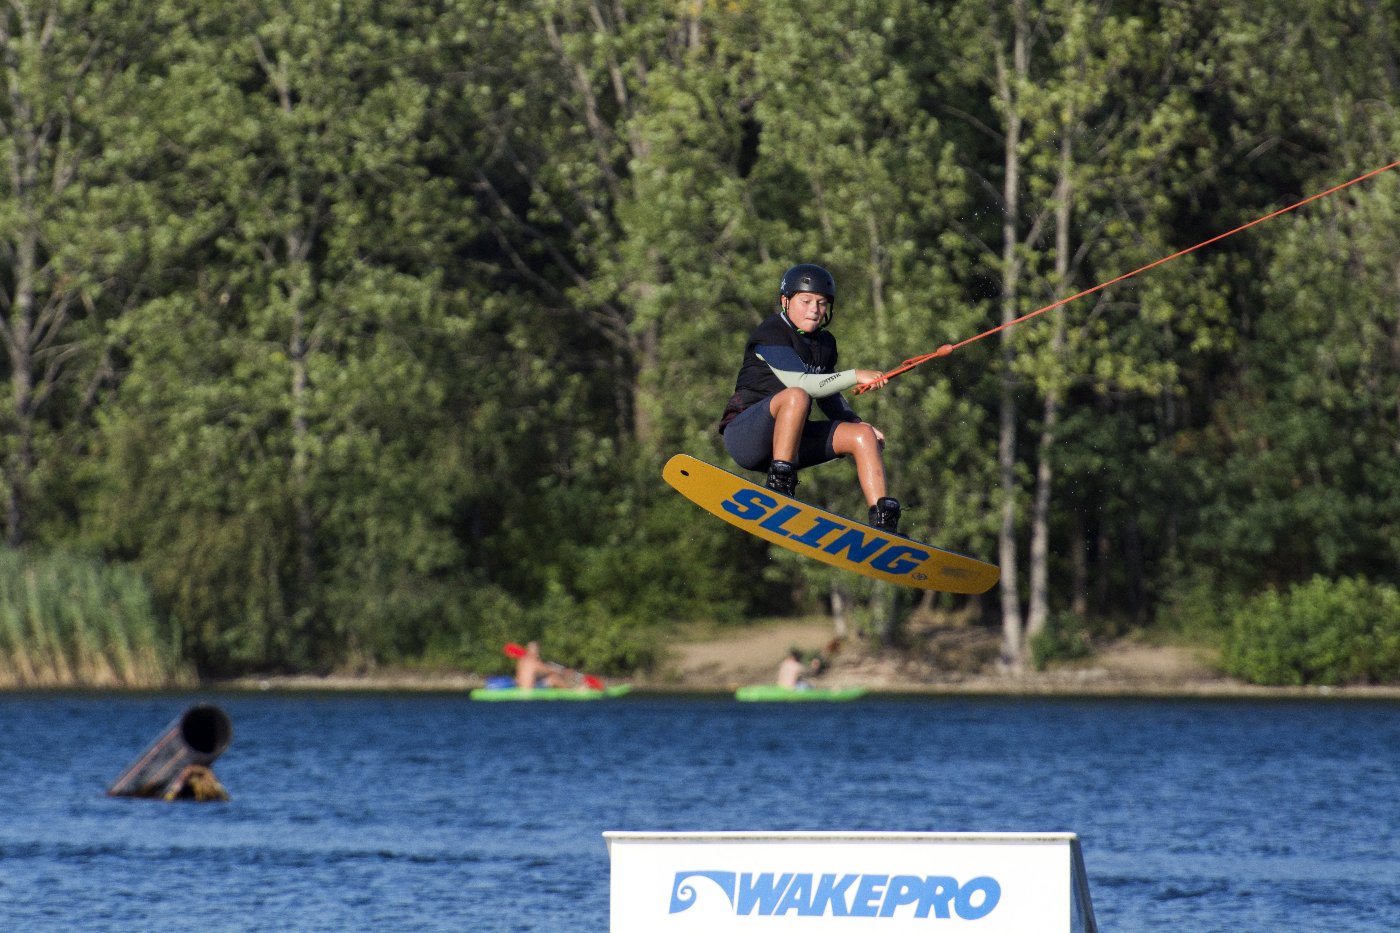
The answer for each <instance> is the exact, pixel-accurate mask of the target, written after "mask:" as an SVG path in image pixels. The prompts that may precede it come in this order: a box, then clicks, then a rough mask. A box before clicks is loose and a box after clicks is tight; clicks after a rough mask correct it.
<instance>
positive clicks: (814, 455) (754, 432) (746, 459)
mask: <svg viewBox="0 0 1400 933" xmlns="http://www.w3.org/2000/svg"><path fill="white" fill-rule="evenodd" d="M771 402H772V399H771V398H766V399H763V400H762V401H760V402H754V403H753V404H752V405H750V406H749V407H748V408H745V409H744V410H743V411H741V412H739V414H738V415H736V416H735V418H734V420H733V421H731V422H729V424H728V425H726V426H725V428H724V449H725V450H727V451H729V456H731V457H733V458H734V462H735V463H737V464H739V466H741V467H743V468H744V469H746V470H757V471H759V472H760V473H763V472H767V470H768V464H770V463H772V462H773V428H774V426H776V425H777V423H778V422H777V419H776V418H774V417H773V413H772V412H771V411H769V408H768V406H769V404H770V403H771ZM838 424H840V422H839V421H824V420H823V421H808V422H807V423H806V424H804V425H803V426H802V439H801V440H799V441H798V442H797V466H798V468H799V469H801V468H803V467H810V466H816V465H817V464H819V463H826V462H828V461H831V460H835V459H836V458H837V457H839V456H840V454H838V453H837V452H836V449H835V447H834V446H833V445H834V444H835V443H836V426H837V425H838Z"/></svg>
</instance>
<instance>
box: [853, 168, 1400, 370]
mask: <svg viewBox="0 0 1400 933" xmlns="http://www.w3.org/2000/svg"><path fill="white" fill-rule="evenodd" d="M1396 166H1400V160H1397V161H1395V162H1392V163H1390V164H1389V165H1385V166H1382V167H1381V168H1378V169H1373V170H1372V171H1369V172H1367V173H1366V174H1365V175H1358V176H1357V177H1355V178H1353V179H1352V180H1351V181H1347V182H1343V183H1342V184H1340V185H1337V186H1336V187H1333V188H1328V189H1327V190H1326V191H1321V192H1319V193H1317V194H1314V195H1312V196H1310V197H1306V198H1304V199H1303V200H1301V201H1299V202H1297V203H1296V204H1290V205H1288V206H1287V207H1283V208H1279V209H1278V210H1276V211H1274V212H1273V213H1272V214H1265V215H1264V216H1263V217H1257V218H1255V219H1254V220H1251V221H1250V222H1249V223H1247V224H1242V225H1240V226H1238V227H1236V228H1235V229H1233V230H1227V231H1226V232H1224V233H1220V234H1217V235H1215V236H1213V237H1211V238H1210V239H1209V240H1202V241H1201V242H1199V243H1197V244H1196V245H1195V246H1188V247H1187V248H1186V249H1183V250H1179V251H1178V252H1175V253H1172V254H1171V255H1170V256H1163V257H1162V258H1161V259H1158V260H1157V261H1155V262H1149V263H1148V264H1147V265H1145V266H1143V267H1142V268H1140V269H1134V270H1133V271H1132V272H1125V273H1123V274H1122V275H1120V276H1118V277H1117V278H1116V279H1109V280H1108V281H1107V282H1102V283H1100V284H1098V285H1095V286H1094V287H1093V288H1086V289H1084V291H1082V292H1079V293H1078V294H1076V295H1070V296H1069V297H1068V298H1061V299H1060V300H1059V301H1056V302H1053V303H1051V304H1048V305H1046V306H1045V307H1043V308H1037V309H1036V310H1034V311H1032V312H1031V313H1030V314H1024V315H1022V316H1021V317H1018V318H1016V320H1014V321H1007V322H1006V323H1005V324H1002V325H1000V326H997V327H993V328H992V329H991V330H984V331H983V332H982V333H980V334H977V335H976V336H974V337H969V338H967V339H966V340H964V341H962V342H961V343H945V344H944V345H943V346H941V347H939V348H938V349H937V350H934V351H933V352H932V353H925V354H924V355H923V356H915V357H912V358H910V359H907V360H905V361H904V362H903V363H900V364H899V365H898V366H896V367H895V368H894V369H891V370H889V371H888V372H886V373H885V378H886V379H893V378H894V377H895V376H898V375H901V374H902V373H907V372H908V371H909V370H911V369H913V368H914V367H915V366H921V365H923V364H924V363H927V362H928V361H929V360H932V359H936V358H937V357H940V356H947V355H948V354H950V353H952V352H953V351H954V350H958V349H961V348H963V347H965V346H967V345H968V344H970V343H973V342H975V341H978V340H981V339H982V338H983V337H990V336H991V335H992V334H995V333H998V332H1000V331H1003V330H1006V329H1007V328H1008V327H1014V326H1016V325H1017V324H1020V323H1022V322H1023V321H1029V320H1030V319H1031V318H1033V317H1036V316H1037V315H1040V314H1044V313H1045V312H1046V311H1053V310H1054V309H1055V308H1058V307H1060V306H1061V305H1067V304H1069V303H1070V302H1071V301H1074V300H1075V299H1077V298H1083V297H1084V296H1085V295H1092V294H1093V293H1094V292H1097V291H1102V290H1103V289H1105V288H1108V287H1109V286H1110V285H1117V284H1118V283H1119V282H1122V281H1123V280H1124V279H1130V278H1132V277H1133V276H1135V275H1139V274H1141V273H1143V272H1146V271H1147V270H1148V269H1155V268H1156V267H1157V266H1160V265H1162V264H1163V263H1167V262H1171V261H1172V260H1173V259H1176V258H1178V257H1180V256H1185V255H1186V254H1187V253H1194V252H1195V251H1196V250H1198V249H1200V248H1201V247H1203V246H1209V245H1210V244H1212V243H1218V242H1219V241H1221V240H1223V239H1225V238H1226V237H1228V236H1234V235H1235V234H1236V233H1239V232H1241V231H1242V230H1248V229H1249V228H1250V227H1253V226H1255V225H1256V224H1262V223H1263V222H1264V221H1266V220H1272V219H1273V218H1275V217H1277V216H1279V215H1280V214H1287V213H1288V212H1289V211H1295V210H1297V209H1298V208H1300V207H1302V206H1303V205H1305V204H1311V203H1312V202H1313V201H1316V200H1317V199H1318V198H1325V197H1327V196H1328V195H1329V194H1335V193H1336V192H1338V191H1341V190H1342V189H1343V188H1349V187H1351V186H1352V185H1355V184H1358V183H1359V182H1363V181H1365V180H1366V179H1368V178H1374V177H1375V176H1377V175H1379V174H1381V173H1382V172H1388V171H1390V170H1391V169H1393V168H1395V167H1396ZM870 388H871V386H868V385H864V386H856V389H855V391H856V394H857V395H859V394H861V393H862V392H866V391H869V389H870Z"/></svg>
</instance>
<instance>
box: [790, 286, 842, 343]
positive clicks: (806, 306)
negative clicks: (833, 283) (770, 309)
mask: <svg viewBox="0 0 1400 933" xmlns="http://www.w3.org/2000/svg"><path fill="white" fill-rule="evenodd" d="M783 307H784V308H786V309H787V316H788V320H789V321H792V326H793V327H796V328H797V329H798V330H800V331H802V333H804V334H814V333H816V332H817V328H819V327H821V324H822V320H823V319H824V318H825V317H826V314H827V312H828V311H830V310H831V302H830V301H828V300H827V297H826V296H825V295H818V294H817V293H816V292H798V293H796V294H795V295H793V296H792V297H791V298H788V299H786V300H785V301H784V302H783Z"/></svg>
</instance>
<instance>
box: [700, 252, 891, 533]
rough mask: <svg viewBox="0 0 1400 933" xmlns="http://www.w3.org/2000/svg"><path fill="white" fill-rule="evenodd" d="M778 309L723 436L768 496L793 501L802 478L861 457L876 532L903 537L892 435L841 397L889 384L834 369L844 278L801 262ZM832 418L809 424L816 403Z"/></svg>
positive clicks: (757, 344)
mask: <svg viewBox="0 0 1400 933" xmlns="http://www.w3.org/2000/svg"><path fill="white" fill-rule="evenodd" d="M778 303H779V306H780V310H779V311H778V312H777V313H776V314H774V315H772V316H771V317H769V318H768V319H767V320H765V321H764V322H763V323H762V324H759V325H758V329H757V330H755V331H754V332H753V335H752V336H751V337H749V340H748V343H746V344H745V345H744V360H743V363H742V364H741V365H740V367H739V377H738V379H737V380H736V381H735V385H734V395H733V396H732V397H731V398H730V399H729V402H728V404H727V405H725V408H724V415H723V417H722V418H721V419H720V423H719V430H720V433H722V434H723V435H724V448H725V450H727V451H729V455H730V456H731V457H733V458H734V462H735V463H737V464H739V465H740V466H741V467H743V468H744V469H746V470H756V471H758V472H760V473H761V472H764V471H765V470H766V471H767V473H768V483H767V485H768V488H769V489H772V490H774V491H775V492H780V493H782V494H783V495H787V496H791V495H793V494H794V493H795V492H796V490H797V471H798V470H801V469H806V468H807V467H813V466H816V465H817V464H819V463H826V462H827V461H829V460H835V459H836V458H837V457H847V456H849V457H854V458H855V461H856V477H857V478H858V479H859V481H860V488H861V492H863V493H864V494H865V502H866V505H868V506H870V524H871V525H873V526H875V527H876V528H879V529H880V530H882V531H888V532H891V533H895V534H897V533H898V532H899V511H900V509H899V501H898V500H897V499H893V498H891V497H890V496H889V495H887V494H886V493H887V490H886V489H885V461H884V459H883V451H884V447H885V435H884V434H883V433H882V432H881V431H880V430H879V429H878V428H876V427H874V426H873V425H870V424H866V423H865V422H864V421H861V420H860V417H859V416H858V415H857V414H856V413H855V411H854V410H852V408H851V406H850V405H849V404H848V403H847V402H846V400H845V398H843V397H842V396H841V393H842V392H843V391H845V390H846V389H850V388H853V387H855V386H858V385H869V386H874V387H875V388H879V387H880V386H883V385H884V384H885V382H886V381H887V380H886V378H885V375H884V374H883V373H881V372H877V371H875V370H870V369H848V370H845V371H844V372H837V371H836V338H835V337H833V336H832V335H831V333H830V332H828V331H827V330H826V328H827V325H829V324H830V323H831V316H832V311H833V309H834V308H835V306H836V280H835V279H834V278H833V277H832V275H831V273H830V272H828V271H826V270H825V269H823V268H822V267H821V266H816V265H812V264H811V263H803V264H801V265H796V266H793V267H792V268H791V269H788V270H787V271H786V272H784V273H783V278H782V281H781V282H780V283H779V286H778ZM813 400H815V401H816V403H817V407H818V408H820V409H821V411H822V414H824V415H825V416H826V418H825V420H809V418H808V415H809V414H810V413H811V410H812V402H813Z"/></svg>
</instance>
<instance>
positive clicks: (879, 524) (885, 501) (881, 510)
mask: <svg viewBox="0 0 1400 933" xmlns="http://www.w3.org/2000/svg"><path fill="white" fill-rule="evenodd" d="M870 526H871V527H872V528H878V529H880V530H881V531H887V532H889V533H890V534H892V535H897V534H899V500H898V499H891V498H890V497H889V496H882V497H881V498H879V499H876V500H875V504H874V505H872V506H871V507H870Z"/></svg>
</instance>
